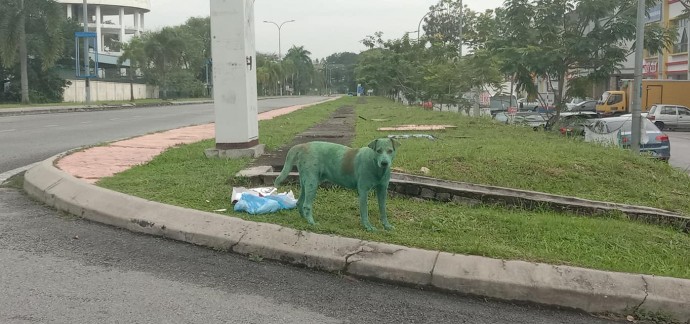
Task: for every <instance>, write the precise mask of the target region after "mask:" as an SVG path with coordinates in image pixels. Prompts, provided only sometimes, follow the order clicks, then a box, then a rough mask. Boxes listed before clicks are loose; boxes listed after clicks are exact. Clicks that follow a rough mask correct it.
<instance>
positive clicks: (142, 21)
mask: <svg viewBox="0 0 690 324" xmlns="http://www.w3.org/2000/svg"><path fill="white" fill-rule="evenodd" d="M140 15H141V17H139V25H141V30H142V31H143V30H144V29H146V26H145V25H144V13H143V12H142V13H140Z"/></svg>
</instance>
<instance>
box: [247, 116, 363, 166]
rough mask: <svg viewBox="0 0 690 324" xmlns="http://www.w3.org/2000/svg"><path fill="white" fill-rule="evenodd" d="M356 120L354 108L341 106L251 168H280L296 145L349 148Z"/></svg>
mask: <svg viewBox="0 0 690 324" xmlns="http://www.w3.org/2000/svg"><path fill="white" fill-rule="evenodd" d="M356 120H357V115H355V107H353V106H342V107H340V108H338V109H336V110H335V111H334V112H333V113H332V114H331V115H330V116H329V117H328V119H326V120H324V121H323V122H321V123H318V124H316V125H314V126H312V127H311V128H309V129H307V130H306V131H304V132H302V133H300V134H298V135H297V136H295V138H294V139H293V140H292V142H290V143H288V144H286V145H284V146H281V147H280V148H278V149H276V150H272V151H267V152H266V153H265V154H264V155H262V156H260V157H259V158H257V159H256V160H254V162H252V163H251V166H261V165H268V166H282V165H283V164H284V163H285V157H286V156H287V152H288V150H289V149H290V148H291V147H293V146H295V145H297V144H302V143H307V142H312V141H323V142H331V143H337V144H342V145H346V146H350V145H351V143H352V139H353V138H354V137H355V123H356Z"/></svg>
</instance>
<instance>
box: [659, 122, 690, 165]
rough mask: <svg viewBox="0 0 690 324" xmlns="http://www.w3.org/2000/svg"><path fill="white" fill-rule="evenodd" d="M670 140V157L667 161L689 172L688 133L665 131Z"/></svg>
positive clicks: (689, 138)
mask: <svg viewBox="0 0 690 324" xmlns="http://www.w3.org/2000/svg"><path fill="white" fill-rule="evenodd" d="M665 133H666V134H667V135H668V137H669V140H670V141H671V159H670V160H669V163H670V164H671V165H672V166H674V167H676V168H679V169H681V170H684V171H685V172H688V173H690V133H687V132H671V131H666V132H665Z"/></svg>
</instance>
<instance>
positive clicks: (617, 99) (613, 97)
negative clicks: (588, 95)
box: [606, 94, 623, 105]
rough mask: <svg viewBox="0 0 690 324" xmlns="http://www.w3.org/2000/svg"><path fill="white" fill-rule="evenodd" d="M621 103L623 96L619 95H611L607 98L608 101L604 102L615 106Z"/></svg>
mask: <svg viewBox="0 0 690 324" xmlns="http://www.w3.org/2000/svg"><path fill="white" fill-rule="evenodd" d="M621 101H623V95H621V94H612V95H610V96H609V100H608V101H607V102H606V104H608V105H615V104H617V103H619V102H621Z"/></svg>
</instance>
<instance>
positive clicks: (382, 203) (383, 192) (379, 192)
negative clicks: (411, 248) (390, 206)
mask: <svg viewBox="0 0 690 324" xmlns="http://www.w3.org/2000/svg"><path fill="white" fill-rule="evenodd" d="M387 196H388V186H377V187H376V198H377V199H378V202H379V217H380V218H381V224H383V228H385V229H386V230H387V231H390V230H392V229H393V228H394V227H393V225H391V224H390V223H389V222H388V216H387V214H386V197H387Z"/></svg>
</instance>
